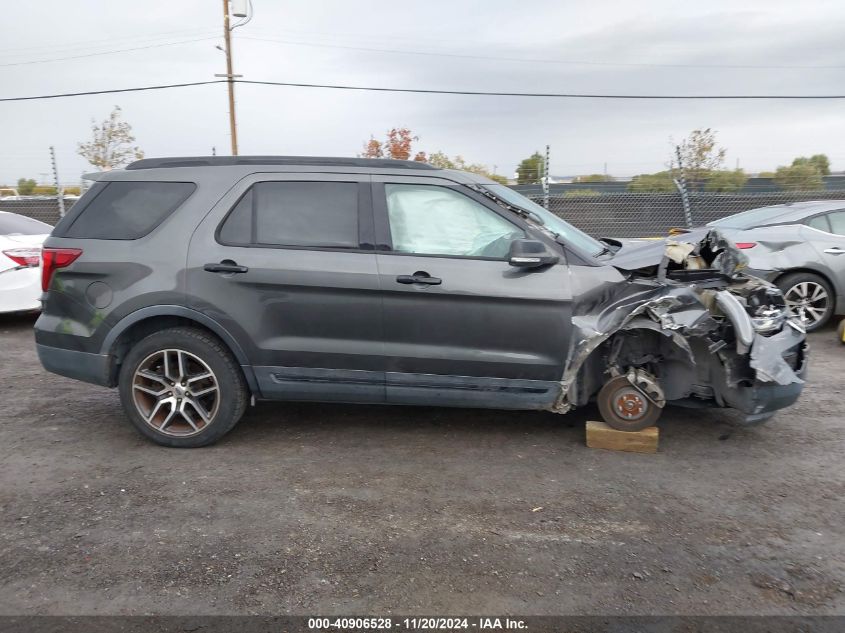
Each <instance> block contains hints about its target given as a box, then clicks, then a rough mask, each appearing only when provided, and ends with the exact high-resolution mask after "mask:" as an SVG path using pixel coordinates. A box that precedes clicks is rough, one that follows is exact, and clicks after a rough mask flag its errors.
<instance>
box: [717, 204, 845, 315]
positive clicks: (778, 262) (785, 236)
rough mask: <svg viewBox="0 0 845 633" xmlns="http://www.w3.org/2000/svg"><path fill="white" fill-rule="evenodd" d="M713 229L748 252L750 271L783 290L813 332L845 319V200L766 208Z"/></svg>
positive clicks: (719, 222)
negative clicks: (841, 316) (844, 316)
mask: <svg viewBox="0 0 845 633" xmlns="http://www.w3.org/2000/svg"><path fill="white" fill-rule="evenodd" d="M707 226H709V227H713V228H717V229H719V231H720V232H721V233H722V234H723V235H725V236H726V237H728V238H729V239H731V240H733V241H734V242H735V243H736V245H737V246H738V247H739V248H740V249H742V251H743V253H745V254H746V255H747V256H748V259H749V268H750V270H749V272H752V273H753V274H755V275H757V276H759V277H762V278H764V279H766V280H767V281H770V282H772V283H774V284H776V285H777V286H778V287H779V288H780V289H781V290H782V291H783V294H784V298H785V299H786V303H787V306H788V307H789V310H790V312H791V313H792V314H793V316H795V317H798V318H800V319H801V320H802V321H803V322H804V325H805V327H806V328H807V330H808V331H811V330H816V329H818V328H820V327H822V326H823V325H824V324H825V323H827V322H828V321H829V320H830V319H831V317H832V316H833V315H834V314H845V257H843V255H845V200H818V201H813V202H794V203H791V204H780V205H776V206H771V207H761V208H759V209H751V210H750V211H745V212H743V213H737V214H736V215H731V216H728V217H726V218H722V219H721V220H716V221H714V222H710V223H709V224H708V225H707Z"/></svg>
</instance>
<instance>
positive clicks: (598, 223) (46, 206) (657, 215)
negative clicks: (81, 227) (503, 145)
mask: <svg viewBox="0 0 845 633" xmlns="http://www.w3.org/2000/svg"><path fill="white" fill-rule="evenodd" d="M527 193H528V195H529V197H530V198H532V199H533V200H534V201H535V202H537V203H538V204H541V205H542V204H543V203H544V200H543V196H542V195H538V194H536V193H534V192H527ZM78 199H79V197H78V196H65V197H64V198H63V199H62V202H63V203H64V210H65V212H67V211H69V210H70V208H71V207H72V206H73V205H74V203H76V201H77V200H78ZM805 200H843V208H845V189H843V190H841V191H829V190H828V191H783V192H771V191H765V192H763V191H761V192H749V193H746V192H743V193H710V192H689V193H687V201H688V205H689V214H690V219H691V222H690V221H688V220H687V217H686V214H685V212H684V200H683V197H682V196H681V193H680V192H675V193H630V192H601V193H591V194H584V193H578V194H576V195H571V192H567V193H565V194H561V193H559V192H557V191H553V192H552V193H551V195H550V197H549V210H550V211H551V212H552V213H555V214H557V215H559V216H560V217H562V218H563V219H565V220H566V221H567V222H569V223H570V224H573V225H575V226H577V227H578V228H579V229H581V230H582V231H584V232H586V233H588V234H590V235H594V236H599V237H604V236H606V237H656V236H662V235H666V234H667V233H668V232H669V230H670V229H672V228H676V227H677V228H683V227H688V225H690V224H691V225H692V226H702V225H704V224H707V223H708V222H712V221H713V220H718V219H719V218H723V217H725V216H728V215H732V214H734V213H739V212H741V211H747V210H748V209H754V208H757V207H765V206H769V205H774V204H786V203H789V202H801V201H805ZM0 211H9V212H11V213H19V214H21V215H25V216H28V217H31V218H35V219H36V220H41V221H42V222H46V223H47V224H50V225H55V224H56V223H57V222H58V221H59V219H60V218H61V207H60V204H59V199H58V197H57V196H29V197H26V196H14V197H0Z"/></svg>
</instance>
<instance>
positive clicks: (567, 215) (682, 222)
mask: <svg viewBox="0 0 845 633" xmlns="http://www.w3.org/2000/svg"><path fill="white" fill-rule="evenodd" d="M529 197H530V198H531V199H532V200H534V201H535V202H536V203H537V204H540V205H542V204H543V196H542V195H538V194H534V193H532V194H530V195H529ZM807 200H842V201H843V208H845V189H843V190H841V191H783V192H750V193H709V192H688V193H687V201H688V204H689V214H690V220H691V221H688V220H687V217H686V215H685V213H684V200H683V197H682V195H681V193H680V192H678V193H629V192H625V193H597V194H583V193H579V194H576V195H555V194H552V195H551V196H550V197H549V211H551V212H552V213H554V214H556V215H558V216H560V217H562V218H563V219H564V220H566V221H567V222H569V223H570V224H573V225H575V226H576V227H578V228H579V229H581V230H582V231H584V232H585V233H588V234H590V235H593V236H597V237H657V236H664V235H666V234H667V233H668V232H669V230H670V229H672V228H691V227H692V226H702V225H704V224H707V223H708V222H712V221H713V220H718V219H719V218H724V217H726V216H728V215H733V214H734V213H740V212H741V211H747V210H749V209H755V208H757V207H766V206H770V205H775V204H787V203H790V202H802V201H807Z"/></svg>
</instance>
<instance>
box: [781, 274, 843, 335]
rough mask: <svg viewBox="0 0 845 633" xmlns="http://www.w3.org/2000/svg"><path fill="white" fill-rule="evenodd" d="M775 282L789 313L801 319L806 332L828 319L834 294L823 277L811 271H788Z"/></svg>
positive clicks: (823, 324)
mask: <svg viewBox="0 0 845 633" xmlns="http://www.w3.org/2000/svg"><path fill="white" fill-rule="evenodd" d="M775 283H776V285H777V287H778V288H780V289H781V291H782V292H783V296H784V299H786V306H787V308H788V309H789V313H790V314H791V315H792V316H793V317H795V318H798V319H801V322H802V323H803V324H804V327H805V328H806V329H807V331H808V332H813V331H814V330H818V329H819V328H821V327H824V326H825V324H827V322H828V321H830V317H832V316H833V308H834V304H835V303H836V295H834V293H833V289H832V288H831V287H830V284H829V283H827V281H826V280H825V279H824V278H823V277H820V276H819V275H815V274H813V273H789V274H788V275H784V276H783V277H781V278H780V279H778V280H777V281H776V282H775Z"/></svg>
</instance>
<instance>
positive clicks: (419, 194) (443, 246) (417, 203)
mask: <svg viewBox="0 0 845 633" xmlns="http://www.w3.org/2000/svg"><path fill="white" fill-rule="evenodd" d="M384 189H385V195H386V197H387V214H388V219H389V222H390V233H391V237H392V239H393V250H394V251H396V252H400V253H416V254H421V255H453V256H462V257H491V258H501V259H504V258H505V257H507V254H508V251H509V249H510V243H511V242H512V241H513V240H515V239H519V238H524V237H525V233H524V232H523V231H522V230H521V229H520V228H519V227H517V226H516V225H514V224H511V223H510V222H508V221H507V220H505V219H504V218H503V217H501V216H499V215H498V214H496V213H495V212H493V211H491V210H490V209H488V208H487V207H485V206H484V205H482V204H479V203H478V202H476V201H475V200H473V199H472V198H469V197H468V196H465V195H463V194H461V193H459V192H457V191H454V190H453V189H450V188H449V187H440V186H436V185H398V184H387V185H385V187H384Z"/></svg>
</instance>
